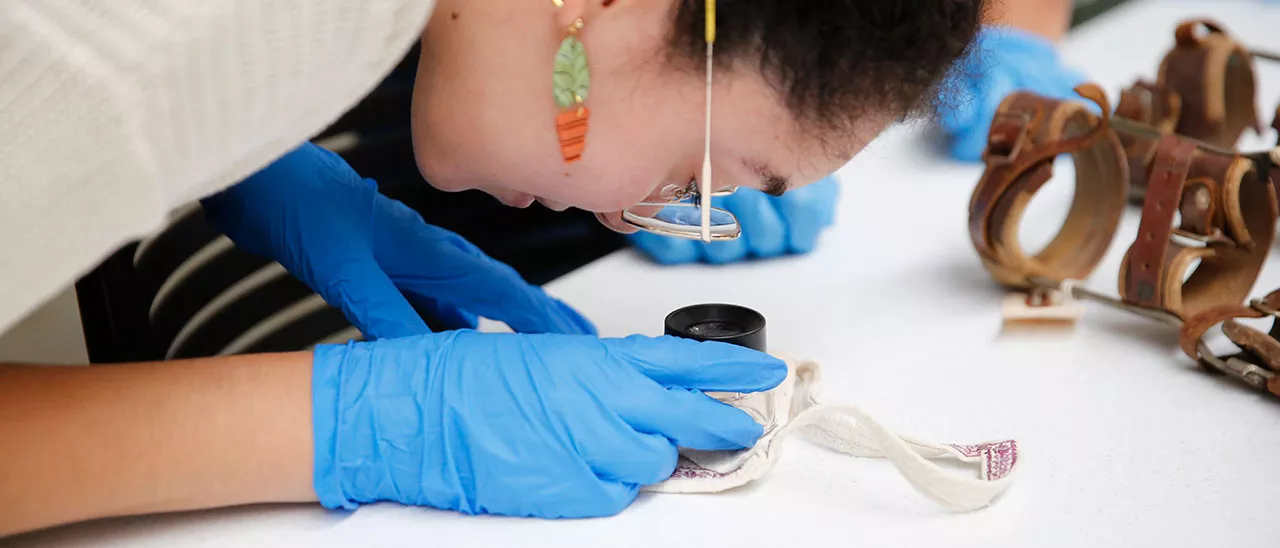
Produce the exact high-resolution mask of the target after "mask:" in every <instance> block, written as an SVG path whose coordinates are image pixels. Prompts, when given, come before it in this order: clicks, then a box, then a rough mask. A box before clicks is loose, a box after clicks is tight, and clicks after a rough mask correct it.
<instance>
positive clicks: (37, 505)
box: [0, 353, 315, 536]
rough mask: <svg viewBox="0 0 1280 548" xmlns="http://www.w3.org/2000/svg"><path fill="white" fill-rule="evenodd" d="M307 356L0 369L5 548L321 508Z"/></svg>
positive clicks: (0, 525) (0, 516) (0, 518)
mask: <svg viewBox="0 0 1280 548" xmlns="http://www.w3.org/2000/svg"><path fill="white" fill-rule="evenodd" d="M310 383H311V354H310V353H291V354H263V355H256V356H232V357H225V358H209V359H200V360H186V361H175V362H167V363H143V364H128V365H111V366H95V367H21V366H0V440H3V442H2V444H3V445H2V446H3V450H0V478H3V479H2V480H0V500H4V501H6V504H5V510H4V511H3V512H0V536H6V535H10V534H14V533H17V532H21V531H27V530H32V529H38V528H43V527H48V526H52V525H57V524H62V523H69V522H74V521H81V520H86V519H93V518H100V517H107V516H118V515H130V514H143V513H156V512H169V511H180V510H192V509H199V508H212V507H219V506H231V505H238V504H246V503H256V502H302V501H310V500H315V494H314V492H313V489H312V479H311V478H312V456H311V454H312V445H311V439H312V437H311V386H310Z"/></svg>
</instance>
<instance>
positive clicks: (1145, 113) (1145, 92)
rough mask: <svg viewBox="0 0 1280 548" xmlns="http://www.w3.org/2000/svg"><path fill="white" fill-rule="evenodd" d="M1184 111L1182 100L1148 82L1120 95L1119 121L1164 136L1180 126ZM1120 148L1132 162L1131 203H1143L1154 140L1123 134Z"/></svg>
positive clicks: (1117, 112)
mask: <svg viewBox="0 0 1280 548" xmlns="http://www.w3.org/2000/svg"><path fill="white" fill-rule="evenodd" d="M1181 111H1182V98H1181V97H1178V94H1177V93H1174V92H1173V91H1171V90H1169V89H1168V88H1165V87H1164V86H1162V85H1159V84H1154V83H1151V82H1147V81H1144V80H1139V81H1137V82H1135V83H1134V84H1133V85H1132V86H1130V87H1129V89H1126V90H1123V91H1121V92H1120V104H1119V105H1117V106H1116V114H1115V115H1116V118H1124V119H1127V120H1133V121H1135V122H1139V123H1141V124H1144V125H1147V126H1151V127H1152V128H1154V129H1156V130H1158V131H1160V132H1162V133H1174V132H1175V130H1176V129H1177V127H1178V114H1179V113H1180V112H1181ZM1119 137H1120V145H1121V146H1123V147H1124V156H1125V158H1126V159H1127V160H1128V162H1129V201H1130V202H1133V203H1136V204H1141V203H1142V201H1143V197H1144V196H1146V194H1147V181H1146V179H1145V178H1143V174H1145V173H1146V172H1147V165H1149V164H1150V163H1151V160H1152V158H1155V155H1156V144H1157V143H1158V142H1159V141H1157V140H1152V139H1141V138H1138V137H1137V136H1133V135H1129V134H1126V133H1124V132H1121V133H1119Z"/></svg>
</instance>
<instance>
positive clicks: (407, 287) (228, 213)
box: [202, 143, 595, 338]
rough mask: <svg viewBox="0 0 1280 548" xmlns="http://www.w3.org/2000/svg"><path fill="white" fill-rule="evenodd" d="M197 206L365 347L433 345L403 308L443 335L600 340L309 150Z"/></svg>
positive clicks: (570, 314) (511, 273) (515, 277)
mask: <svg viewBox="0 0 1280 548" xmlns="http://www.w3.org/2000/svg"><path fill="white" fill-rule="evenodd" d="M202 204H203V205H204V209H205V213H206V215H207V216H208V218H209V220H210V221H211V222H213V224H214V225H216V226H217V227H218V228H220V229H221V230H222V231H223V232H224V233H226V235H227V236H228V237H229V238H231V240H232V241H233V242H235V243H236V245H238V246H240V247H241V248H242V249H244V250H246V251H249V252H251V253H255V254H258V255H262V256H264V257H267V258H271V259H275V260H276V261H278V262H279V263H280V264H281V265H283V266H284V267H285V269H286V270H288V271H289V272H290V273H292V274H293V275H294V276H296V277H298V279H300V280H302V281H303V283H305V284H307V286H309V287H310V288H311V289H313V290H315V291H316V292H317V293H319V294H320V296H321V297H322V298H324V300H325V301H326V302H328V303H329V304H330V305H332V306H334V307H336V308H338V309H340V310H342V313H343V314H344V315H346V317H347V320H348V321H350V322H351V323H352V325H354V326H355V327H356V328H357V329H359V330H360V332H361V333H362V334H364V336H365V337H366V338H384V337H402V336H407V335H418V334H423V333H428V332H429V331H430V330H429V329H428V328H427V325H426V322H424V321H423V319H422V317H421V316H420V315H419V314H418V312H417V311H415V310H414V308H413V306H411V304H410V301H412V302H413V304H415V305H418V306H419V307H421V308H422V309H423V310H425V311H428V312H429V313H431V314H433V315H435V316H436V317H439V318H440V319H441V320H442V321H444V322H445V323H446V324H447V325H448V327H450V328H473V327H475V326H476V320H477V315H480V316H484V317H486V318H491V319H494V320H499V321H503V322H505V323H506V324H507V325H508V326H510V327H511V328H512V329H513V330H515V331H518V332H524V333H584V334H595V328H594V327H593V326H592V325H591V323H590V322H589V321H587V319H586V318H584V317H582V316H581V315H580V314H579V313H578V312H577V311H575V310H573V309H572V308H570V307H569V306H568V305H566V304H564V303H562V302H560V301H558V300H556V299H553V298H551V297H550V296H548V295H547V294H546V293H545V292H543V290H542V289H541V288H539V287H537V286H533V285H530V284H529V283H527V282H525V281H524V280H523V279H522V278H521V277H520V275H519V274H518V273H517V272H516V271H515V269H513V268H511V267H510V266H507V265H505V264H502V263H500V262H498V261H495V260H493V259H492V258H490V257H489V256H487V255H485V254H484V252H482V251H480V249H478V248H476V247H475V246H474V245H472V244H471V243H469V242H467V241H466V240H464V239H463V238H462V237H461V236H458V235H457V234H454V233H453V232H450V231H448V230H444V229H442V228H439V227H435V226H431V225H428V224H426V223H425V222H424V221H423V220H422V217H421V216H420V215H418V213H417V212H415V211H413V210H412V209H409V207H408V206H405V205H404V204H402V203H400V202H398V201H396V200H392V199H390V198H388V197H386V196H384V195H382V194H379V193H378V191H377V184H376V183H375V182H374V181H373V180H371V179H362V178H361V177H360V176H359V175H357V174H356V172H355V171H354V170H353V169H351V166H350V165H348V164H347V162H346V161H345V160H343V159H342V157H341V156H338V155H337V154H335V153H333V152H331V151H328V150H325V149H323V148H321V147H319V146H316V145H314V144H311V143H307V144H304V145H302V146H300V147H298V148H297V149H294V150H293V151H291V152H289V153H288V154H286V155H285V156H283V157H281V158H280V159H279V160H276V161H275V162H274V163H272V164H271V165H269V166H267V167H266V168H264V169H262V170H261V171H259V172H257V173H255V174H254V175H252V176H250V177H249V178H247V179H245V180H244V181H242V182H240V183H239V184H237V185H235V186H233V187H231V188H229V189H227V190H225V191H223V192H221V193H219V194H215V195H213V196H210V197H208V198H206V199H204V200H203V201H202Z"/></svg>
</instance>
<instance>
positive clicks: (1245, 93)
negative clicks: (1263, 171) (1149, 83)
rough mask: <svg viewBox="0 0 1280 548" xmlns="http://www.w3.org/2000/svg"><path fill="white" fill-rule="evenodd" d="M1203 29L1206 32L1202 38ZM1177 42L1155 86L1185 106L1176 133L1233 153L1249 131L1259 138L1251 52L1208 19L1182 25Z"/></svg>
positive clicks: (1259, 131) (1176, 32) (1163, 61)
mask: <svg viewBox="0 0 1280 548" xmlns="http://www.w3.org/2000/svg"><path fill="white" fill-rule="evenodd" d="M1201 29H1204V30H1205V31H1207V32H1206V34H1204V35H1203V36H1201V35H1200V34H1199V31H1200V30H1201ZM1174 42H1175V45H1174V47H1173V49H1172V50H1170V51H1169V53H1168V54H1166V55H1165V57H1164V59H1163V60H1162V61H1161V63H1160V72H1159V76H1158V78H1157V81H1156V84H1157V86H1158V87H1161V88H1163V89H1165V90H1167V91H1169V92H1172V93H1175V94H1177V96H1178V97H1179V99H1180V101H1181V109H1180V112H1179V116H1178V121H1177V127H1176V130H1175V131H1176V132H1177V133H1178V134H1180V135H1186V136H1188V137H1193V138H1196V139H1199V140H1202V141H1205V142H1207V143H1210V144H1214V145H1217V146H1221V147H1226V148H1231V147H1234V145H1235V143H1236V141H1237V140H1239V138H1240V134H1241V133H1243V132H1244V130H1245V128H1253V129H1254V131H1256V132H1258V133H1261V125H1260V124H1259V121H1258V114H1257V110H1256V106H1255V105H1254V101H1255V93H1256V83H1255V81H1254V73H1253V56H1252V55H1250V53H1249V50H1247V49H1245V48H1244V46H1242V45H1241V44H1240V43H1238V42H1236V41H1235V40H1234V39H1233V38H1232V37H1231V36H1230V35H1229V34H1228V33H1227V32H1226V30H1225V29H1224V28H1223V27H1222V25H1220V24H1218V23H1217V22H1215V21H1213V20H1210V19H1192V20H1188V21H1184V22H1182V23H1181V24H1179V25H1178V28H1177V29H1176V30H1175V31H1174Z"/></svg>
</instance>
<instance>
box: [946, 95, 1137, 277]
mask: <svg viewBox="0 0 1280 548" xmlns="http://www.w3.org/2000/svg"><path fill="white" fill-rule="evenodd" d="M1076 92H1077V93H1078V94H1080V95H1081V96H1082V97H1085V98H1087V99H1089V100H1091V101H1093V102H1095V103H1097V104H1098V106H1099V107H1101V112H1102V113H1103V115H1102V117H1098V116H1095V115H1094V114H1093V113H1091V112H1089V110H1088V109H1087V108H1086V107H1085V106H1084V105H1083V104H1081V103H1079V102H1076V101H1062V100H1057V99H1050V98H1046V97H1042V96H1039V95H1035V94H1032V93H1030V92H1017V93H1013V94H1010V95H1009V96H1008V97H1006V98H1005V100H1004V101H1003V102H1001V104H1000V107H999V109H998V110H997V112H996V116H995V119H994V120H993V122H992V126H991V131H990V133H989V137H988V143H987V151H986V152H985V153H984V155H983V161H984V162H985V164H986V170H985V171H984V173H983V175H982V179H981V180H980V181H979V182H978V186H977V188H976V189H974V193H973V196H972V198H971V199H970V202H969V235H970V240H971V242H972V243H973V246H974V249H975V250H977V252H978V255H979V257H980V258H981V259H982V263H983V266H985V267H986V269H987V270H988V271H989V272H990V273H991V275H992V276H993V277H995V279H996V280H997V281H999V282H1000V283H1002V284H1005V285H1009V286H1013V287H1026V286H1027V285H1029V278H1031V277H1044V278H1048V279H1052V280H1065V279H1080V278H1084V277H1085V276H1087V275H1088V274H1089V273H1090V272H1092V271H1093V269H1094V267H1095V266H1097V264H1098V261H1100V260H1101V259H1102V257H1103V255H1105V254H1106V251H1107V248H1108V247H1110V245H1111V241H1112V239H1113V238H1114V236H1115V232H1116V227H1117V226H1118V225H1119V222H1120V215H1121V214H1122V213H1123V210H1124V207H1125V203H1126V195H1127V188H1126V187H1127V181H1128V178H1129V176H1128V166H1127V164H1126V163H1125V159H1124V151H1123V149H1122V148H1121V146H1120V142H1119V140H1118V139H1117V137H1116V134H1115V133H1114V132H1112V131H1111V130H1110V128H1109V127H1108V124H1107V120H1108V116H1109V114H1108V113H1110V111H1111V109H1110V106H1109V105H1108V103H1107V98H1106V95H1105V94H1104V93H1103V92H1102V90H1101V89H1100V88H1098V87H1097V86H1096V85H1093V84H1085V85H1082V86H1079V87H1077V88H1076ZM1059 154H1070V155H1071V157H1072V159H1073V160H1074V162H1075V168H1076V192H1075V197H1074V199H1073V202H1072V204H1071V208H1070V211H1069V213H1068V215H1067V219H1066V221H1065V223H1064V224H1063V227H1062V230H1061V231H1059V233H1058V235H1057V236H1056V237H1054V239H1053V240H1052V241H1051V242H1050V243H1049V244H1048V245H1047V246H1045V248H1044V249H1043V250H1041V251H1040V252H1039V253H1036V254H1034V255H1031V254H1028V253H1027V251H1026V250H1025V249H1023V247H1022V246H1021V244H1020V242H1019V240H1018V228H1019V224H1020V221H1021V219H1022V215H1023V213H1024V212H1025V210H1026V206H1027V204H1028V203H1029V202H1030V200H1031V197H1032V196H1034V195H1035V193H1036V192H1037V191H1038V190H1039V189H1040V187H1041V186H1043V185H1044V183H1045V182H1046V181H1048V180H1049V178H1050V177H1051V176H1052V175H1053V161H1054V159H1055V158H1056V157H1057V156H1058V155H1059Z"/></svg>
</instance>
